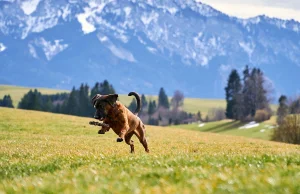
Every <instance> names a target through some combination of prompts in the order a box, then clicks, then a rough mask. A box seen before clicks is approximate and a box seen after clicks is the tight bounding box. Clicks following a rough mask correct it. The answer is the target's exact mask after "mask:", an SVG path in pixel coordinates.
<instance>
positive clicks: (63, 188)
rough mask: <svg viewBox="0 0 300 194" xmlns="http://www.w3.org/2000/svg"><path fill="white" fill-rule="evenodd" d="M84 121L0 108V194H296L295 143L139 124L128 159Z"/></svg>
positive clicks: (120, 146)
mask: <svg viewBox="0 0 300 194" xmlns="http://www.w3.org/2000/svg"><path fill="white" fill-rule="evenodd" d="M89 121H90V119H88V118H81V117H75V116H67V115H61V114H51V113H45V112H37V111H26V110H18V109H8V108H0V147H1V149H0V156H1V157H0V193H300V187H299V178H300V177H299V172H300V146H297V145H289V144H284V143H276V142H270V141H264V140H256V139H250V138H244V137H237V136H230V135H220V134H213V133H203V132H198V131H191V130H183V129H174V128H167V127H153V126H146V128H147V138H148V141H149V148H150V154H146V153H145V152H144V150H143V148H142V146H141V145H140V144H139V142H138V140H137V139H136V138H134V140H135V147H136V153H135V154H130V153H129V146H128V145H126V144H125V143H124V142H122V143H117V142H115V141H116V137H117V136H116V134H114V133H113V132H112V131H111V130H110V131H109V132H108V133H106V134H105V135H98V134H97V130H98V128H97V127H94V126H89V125H88V122H89Z"/></svg>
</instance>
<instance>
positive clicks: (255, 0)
mask: <svg viewBox="0 0 300 194" xmlns="http://www.w3.org/2000/svg"><path fill="white" fill-rule="evenodd" d="M196 1H200V2H202V3H205V4H208V5H210V6H212V7H213V8H215V9H217V10H219V11H221V12H223V13H226V14H228V15H231V16H236V17H239V18H249V17H254V16H257V15H263V14H264V15H267V16H269V17H276V18H281V19H294V20H297V21H299V22H300V0H196Z"/></svg>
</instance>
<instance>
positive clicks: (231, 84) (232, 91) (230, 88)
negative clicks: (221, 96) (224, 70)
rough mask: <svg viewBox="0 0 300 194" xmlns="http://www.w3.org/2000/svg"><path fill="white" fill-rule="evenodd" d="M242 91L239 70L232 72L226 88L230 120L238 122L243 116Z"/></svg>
mask: <svg viewBox="0 0 300 194" xmlns="http://www.w3.org/2000/svg"><path fill="white" fill-rule="evenodd" d="M241 90H242V84H241V79H240V76H239V74H238V72H237V70H235V69H234V70H232V71H231V73H230V75H229V78H228V83H227V87H226V88H225V92H226V102H227V106H226V113H225V114H226V117H227V118H229V119H235V120H238V119H239V118H240V116H241V111H239V110H241V108H242V107H241V106H242V104H241V103H240V102H241Z"/></svg>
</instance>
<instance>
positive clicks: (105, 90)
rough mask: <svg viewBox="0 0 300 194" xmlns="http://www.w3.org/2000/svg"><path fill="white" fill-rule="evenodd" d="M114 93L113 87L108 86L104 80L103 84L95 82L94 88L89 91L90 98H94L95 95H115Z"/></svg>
mask: <svg viewBox="0 0 300 194" xmlns="http://www.w3.org/2000/svg"><path fill="white" fill-rule="evenodd" d="M115 93H116V91H115V89H114V87H113V86H112V85H111V84H109V82H108V81H107V80H104V81H103V83H99V82H96V84H95V86H94V87H93V88H92V90H91V95H90V97H91V98H92V97H94V96H95V95H96V94H101V95H107V94H115Z"/></svg>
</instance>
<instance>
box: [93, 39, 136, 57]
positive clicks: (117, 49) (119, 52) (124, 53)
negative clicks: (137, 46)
mask: <svg viewBox="0 0 300 194" xmlns="http://www.w3.org/2000/svg"><path fill="white" fill-rule="evenodd" d="M97 37H98V40H99V41H100V42H101V43H102V44H103V45H104V46H106V47H107V48H108V49H109V50H110V51H111V53H112V54H113V55H115V56H116V57H118V58H120V59H122V60H126V61H129V62H136V59H135V58H134V56H133V54H132V53H131V52H130V51H128V50H126V49H124V48H122V47H121V46H116V45H115V44H114V43H112V42H111V41H110V40H109V38H108V37H107V36H103V35H101V34H97Z"/></svg>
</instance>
